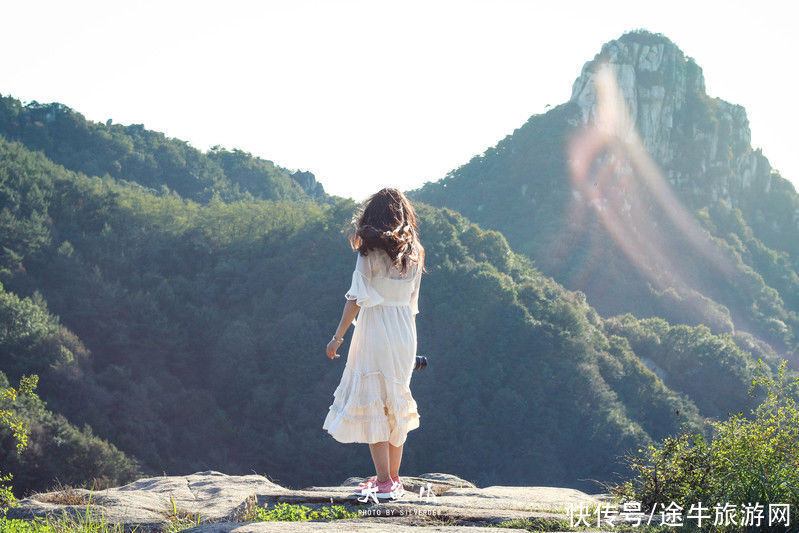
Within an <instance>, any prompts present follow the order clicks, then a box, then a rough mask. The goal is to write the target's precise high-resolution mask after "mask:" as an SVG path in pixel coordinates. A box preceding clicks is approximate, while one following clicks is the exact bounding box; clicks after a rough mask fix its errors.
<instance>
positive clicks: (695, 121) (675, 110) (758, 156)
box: [570, 32, 799, 223]
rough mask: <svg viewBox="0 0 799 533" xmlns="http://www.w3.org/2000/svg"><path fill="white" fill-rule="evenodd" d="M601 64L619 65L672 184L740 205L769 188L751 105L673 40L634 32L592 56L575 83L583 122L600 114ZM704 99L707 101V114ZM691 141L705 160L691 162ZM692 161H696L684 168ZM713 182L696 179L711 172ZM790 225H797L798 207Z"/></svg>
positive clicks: (631, 106)
mask: <svg viewBox="0 0 799 533" xmlns="http://www.w3.org/2000/svg"><path fill="white" fill-rule="evenodd" d="M601 65H610V66H612V67H613V69H614V70H615V73H616V76H617V81H618V88H619V91H620V93H621V95H622V97H623V99H624V103H625V104H626V107H627V109H628V110H629V112H630V114H631V115H632V117H633V121H632V122H631V127H634V128H636V129H637V131H638V134H639V135H640V137H641V139H642V141H643V144H644V147H645V148H646V151H647V152H648V153H649V154H650V155H651V156H652V157H653V158H654V159H655V160H656V161H657V163H658V164H660V166H661V167H662V168H663V169H665V171H666V173H667V177H668V179H669V181H670V182H671V183H672V184H673V185H675V186H677V187H679V188H681V189H684V192H686V193H691V194H694V195H696V194H702V193H705V192H707V193H709V194H710V195H711V196H712V197H713V200H714V201H718V200H725V201H726V202H728V203H729V204H730V205H732V206H738V205H739V204H740V201H741V196H742V195H744V194H758V193H767V192H769V190H770V189H771V187H772V183H771V181H772V179H774V178H775V176H772V168H771V165H770V164H769V162H768V159H766V158H765V156H763V154H762V152H761V151H760V150H751V149H750V142H751V133H750V130H749V121H748V119H747V117H746V110H745V109H744V108H743V107H742V106H740V105H735V104H731V103H729V102H725V101H724V100H721V99H719V98H716V99H710V98H709V97H708V96H707V93H706V91H705V78H704V75H703V73H702V68H701V67H700V66H699V65H697V64H696V62H695V61H694V60H693V59H692V58H690V57H686V56H685V54H684V53H683V52H682V50H680V49H679V48H678V47H677V45H675V44H674V43H673V42H671V41H670V40H669V39H668V38H666V37H664V36H661V35H654V34H651V33H645V32H632V33H628V34H625V35H624V36H622V37H621V38H619V39H616V40H613V41H610V42H608V43H606V44H605V45H604V46H603V47H602V49H601V51H600V52H599V53H598V54H597V55H596V57H595V58H594V59H593V60H591V61H588V62H587V63H586V64H585V65H584V66H583V69H582V72H581V74H580V77H579V78H577V80H575V82H574V85H573V88H572V96H571V98H570V101H571V102H574V103H576V104H577V105H578V106H579V108H580V114H579V116H580V118H581V122H582V124H587V123H588V122H589V121H590V120H592V119H595V118H596V114H597V94H596V84H595V76H596V73H597V69H598V67H599V66H601ZM702 104H708V105H709V106H710V107H711V108H712V111H713V112H714V113H713V115H714V116H709V115H708V114H707V112H706V110H704V109H702V108H701V106H702ZM687 139H690V143H691V144H693V145H694V147H695V148H696V153H697V154H698V156H699V157H697V158H695V159H693V160H690V161H689V160H688V158H686V153H685V152H683V151H681V150H680V149H679V148H680V147H681V146H685V145H686V141H687ZM686 163H690V165H688V166H686ZM709 171H710V172H711V174H712V175H713V176H714V178H715V179H714V180H712V182H711V183H705V184H704V185H707V186H708V187H710V188H709V189H706V188H705V187H703V181H705V180H700V179H697V178H699V177H700V176H701V175H704V174H706V173H708V172H709ZM792 222H797V223H799V211H797V217H796V218H795V220H793V221H792Z"/></svg>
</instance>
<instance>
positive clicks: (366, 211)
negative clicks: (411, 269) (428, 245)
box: [350, 187, 426, 274]
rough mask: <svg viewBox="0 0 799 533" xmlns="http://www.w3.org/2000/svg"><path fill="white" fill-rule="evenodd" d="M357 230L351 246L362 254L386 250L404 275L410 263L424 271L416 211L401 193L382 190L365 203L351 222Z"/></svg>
mask: <svg viewBox="0 0 799 533" xmlns="http://www.w3.org/2000/svg"><path fill="white" fill-rule="evenodd" d="M352 223H353V225H354V226H355V231H354V232H353V233H352V235H350V246H352V249H353V250H358V251H359V252H360V254H361V255H368V253H369V250H371V249H373V248H382V249H383V250H385V251H386V253H387V254H388V256H389V257H390V258H391V261H392V263H393V264H394V265H396V266H397V268H398V269H399V271H400V272H401V273H403V274H404V273H405V272H407V271H408V266H409V264H410V261H414V262H416V263H419V264H420V265H421V268H422V272H426V270H425V268H424V247H423V246H422V243H421V242H419V236H418V234H417V229H416V211H415V210H414V208H413V206H412V205H411V203H410V202H409V201H408V198H406V197H405V195H404V194H402V191H400V190H397V189H394V188H391V187H389V188H384V189H380V190H379V191H377V192H376V193H374V194H373V195H372V196H370V197H369V199H368V200H367V201H366V202H364V204H363V206H362V207H361V208H360V209H359V210H358V212H357V213H356V214H355V216H354V217H353V219H352Z"/></svg>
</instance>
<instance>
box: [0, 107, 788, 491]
mask: <svg viewBox="0 0 799 533" xmlns="http://www.w3.org/2000/svg"><path fill="white" fill-rule="evenodd" d="M0 102H1V103H2V110H1V111H0V251H1V254H0V389H2V388H3V387H4V386H7V385H8V384H9V383H11V384H14V383H16V382H17V381H18V380H19V379H20V378H21V377H22V376H24V375H27V374H36V375H38V376H39V377H40V381H39V385H38V390H37V394H38V396H37V397H35V398H24V399H20V400H19V401H18V402H16V403H15V404H13V405H9V406H5V407H10V408H13V409H15V410H16V411H17V412H19V413H21V414H22V415H23V416H24V417H26V418H27V419H28V420H29V421H30V424H31V426H32V427H34V428H35V431H34V432H33V436H32V439H33V442H34V443H35V444H36V445H34V446H29V447H28V448H26V449H25V450H24V451H22V452H21V453H18V452H17V451H16V450H15V448H14V445H13V439H12V437H11V435H9V434H7V433H6V434H4V433H2V432H0V443H2V448H0V472H6V471H8V472H11V473H12V474H14V488H15V491H16V492H17V493H18V495H25V494H26V493H29V492H30V491H33V490H41V489H43V488H48V487H50V486H52V484H53V483H54V481H55V480H59V481H60V482H62V483H71V484H74V485H85V486H91V485H92V484H94V485H95V486H103V485H109V484H118V483H121V482H125V481H128V480H131V479H134V478H136V477H137V476H141V475H154V474H161V473H164V472H165V473H168V474H170V473H174V474H185V473H191V472H195V471H198V470H207V469H214V470H219V471H223V472H226V473H229V474H238V473H242V474H243V473H251V472H257V473H260V474H265V475H267V476H269V477H270V479H273V480H275V481H276V482H278V483H281V484H283V485H285V486H288V487H302V486H305V485H307V484H308V483H311V482H313V483H317V484H319V483H330V484H335V483H340V482H341V481H342V480H343V479H345V478H347V477H349V476H351V475H365V474H368V473H370V469H371V461H370V459H369V454H368V450H367V448H366V446H365V445H344V444H340V443H337V442H335V441H334V440H332V439H331V438H330V437H329V435H328V434H327V433H326V432H324V431H323V430H322V429H321V425H322V422H323V420H324V417H325V415H326V414H327V409H328V406H329V405H330V403H331V401H332V395H333V390H334V389H335V386H336V384H337V382H338V380H339V378H340V376H341V371H342V365H343V358H342V359H338V360H336V361H330V360H329V359H327V358H326V357H325V356H324V346H325V344H326V342H327V340H328V339H329V338H330V333H331V330H332V328H334V327H335V325H336V324H337V321H338V319H339V317H340V314H341V308H342V306H343V304H344V301H345V300H344V292H345V291H346V289H347V288H348V286H349V280H350V278H351V272H352V268H353V266H354V263H355V255H354V252H352V250H350V249H349V246H348V243H347V236H348V234H349V232H350V231H351V229H352V228H351V218H352V215H353V213H354V212H355V210H356V208H357V207H358V206H357V204H356V203H355V202H353V201H352V200H351V199H346V198H336V197H331V196H328V195H326V194H324V191H323V189H322V187H321V185H318V184H317V183H316V182H315V178H314V177H313V176H312V175H310V176H309V175H308V173H302V172H290V171H288V170H286V169H282V168H280V167H279V166H277V165H274V164H273V163H271V162H269V161H265V160H262V159H259V158H255V157H253V156H252V155H250V154H247V153H245V152H241V151H235V150H234V151H227V150H222V149H213V150H210V151H209V152H207V153H203V152H200V151H198V150H195V149H193V148H191V147H190V146H189V145H188V144H187V143H185V142H182V141H178V140H175V139H169V138H166V137H165V136H164V135H163V134H160V133H157V132H151V131H148V130H146V129H144V128H143V127H140V126H120V125H114V124H110V123H108V124H98V123H93V122H90V121H87V120H85V119H84V118H83V117H82V116H80V115H79V114H78V113H76V112H75V111H73V110H70V109H68V108H65V107H63V106H59V105H58V104H50V105H40V104H36V103H34V104H29V105H27V106H24V105H22V104H21V103H20V102H19V101H17V100H14V99H13V98H11V97H5V98H2V100H1V101H0ZM51 112H52V114H48V113H51ZM567 112H568V106H566V107H561V108H558V109H555V110H553V111H551V112H550V114H547V115H544V116H543V117H538V118H535V117H534V119H531V121H530V122H529V123H528V124H530V126H529V128H530V130H531V131H532V130H535V131H539V130H540V132H539V133H529V135H530V136H531V137H528V138H527V141H528V142H529V143H530V145H529V146H528V148H530V147H532V148H530V150H529V151H528V152H527V153H530V154H535V153H538V151H537V150H539V149H540V148H542V146H541V143H544V142H546V143H549V144H547V145H546V146H548V147H549V148H551V150H550V149H544V150H541V152H542V154H541V155H530V157H531V160H530V161H533V162H535V165H536V169H537V172H540V173H541V176H544V177H546V176H547V174H546V173H547V172H549V170H547V169H548V168H552V169H554V168H555V167H556V166H557V165H559V164H562V162H560V161H559V160H557V158H555V157H554V156H552V155H551V153H557V150H555V148H557V147H558V146H559V144H558V143H559V142H561V141H563V138H562V137H558V135H561V136H563V135H565V128H563V127H562V121H560V120H559V119H558V116H559V114H560V113H567ZM550 123H551V127H550V126H547V124H550ZM545 126H546V127H545ZM558 128H561V129H560V130H558ZM545 130H547V131H549V133H548V134H546V135H545V133H544V131H545ZM525 131H527V130H525ZM558 131H560V132H561V133H558ZM517 134H518V132H517ZM517 134H515V135H514V136H513V137H512V138H510V139H508V140H506V145H505V146H507V143H512V142H520V143H521V141H516V140H514V139H519V138H521V136H518V135H517ZM525 135H528V133H525ZM544 139H546V141H544ZM519 146H520V147H521V144H520V145H519ZM506 151H507V150H505V149H503V150H499V151H498V153H497V155H491V156H489V155H486V156H483V157H481V158H480V159H479V161H476V162H473V163H471V164H470V165H486V164H487V163H485V161H488V158H489V157H492V158H494V159H491V161H495V162H497V165H501V164H505V163H504V162H503V161H506V160H504V159H502V158H501V157H500V155H501V154H500V153H499V152H502V153H504V152H506ZM511 152H512V151H511ZM544 152H545V153H546V154H550V155H546V154H544ZM539 163H540V165H539ZM531 164H532V163H531ZM547 165H551V167H547ZM474 168H476V167H469V168H466V169H464V170H462V171H461V174H457V175H455V176H453V177H449V178H447V179H446V180H444V181H443V182H442V184H441V186H442V187H443V186H444V185H446V186H447V191H448V193H447V194H449V191H450V189H451V190H452V191H453V196H452V197H453V199H454V200H453V201H454V202H463V203H464V206H465V208H464V212H465V213H467V215H468V216H469V218H467V216H464V214H462V213H461V212H459V211H456V210H453V209H451V208H449V207H447V206H436V205H433V204H436V203H437V202H439V201H440V200H442V198H446V195H443V196H442V195H436V194H433V192H432V189H431V188H430V187H428V191H429V192H427V193H425V194H427V196H428V197H429V199H430V202H427V201H421V200H414V205H415V207H416V209H417V212H418V214H419V217H420V236H421V239H422V241H423V243H424V245H425V248H426V250H427V269H428V270H429V274H426V275H425V277H424V279H423V282H422V291H421V297H420V301H419V309H420V313H419V315H418V316H417V327H418V336H419V353H423V354H426V355H427V356H428V357H429V359H430V365H429V366H428V368H427V369H425V370H424V371H420V372H417V373H416V374H415V375H414V378H413V381H412V383H411V387H412V390H413V393H414V397H415V398H416V400H417V403H418V404H419V413H420V418H421V426H420V428H419V429H417V430H415V431H413V432H412V433H410V434H409V437H408V446H407V449H406V450H405V452H404V458H403V469H404V470H406V471H408V472H417V473H422V472H431V471H436V472H451V473H454V474H457V475H459V476H462V477H464V478H466V479H469V480H472V481H474V482H476V483H478V484H479V485H489V484H506V485H519V484H524V485H557V486H568V487H574V488H580V489H584V490H588V491H589V492H597V491H598V490H599V487H598V486H597V485H596V484H595V483H594V482H592V481H590V480H591V479H598V480H603V479H610V478H611V477H613V476H614V475H615V473H623V470H622V468H621V466H620V465H619V463H618V457H619V455H620V454H622V453H624V452H626V451H629V450H631V449H634V448H637V447H641V446H643V445H648V444H651V443H653V442H654V441H655V440H658V439H660V438H662V437H663V436H665V435H668V434H671V433H675V432H677V431H679V430H681V429H683V428H684V427H688V428H695V429H698V430H700V431H705V432H706V431H708V429H709V427H708V421H709V420H710V419H712V418H718V417H725V416H726V415H727V414H729V413H737V412H740V411H744V412H746V411H748V410H749V409H750V408H751V407H752V406H753V405H754V404H755V402H757V399H756V398H753V397H751V396H748V395H747V394H746V389H747V385H748V384H749V383H751V382H752V380H753V373H754V370H755V366H756V362H757V360H758V359H762V360H764V361H765V362H766V363H767V365H768V366H769V367H770V368H771V369H772V370H773V369H775V368H776V367H777V365H778V364H779V361H780V355H781V354H782V353H784V352H785V351H786V350H789V349H792V347H793V346H795V340H794V337H793V329H787V330H784V331H783V335H782V336H781V337H779V338H776V337H774V336H773V335H772V336H768V335H766V333H767V332H768V330H767V329H762V328H761V329H752V330H750V331H748V330H747V329H746V328H740V327H735V326H737V324H738V322H734V319H737V316H735V317H733V315H730V317H731V318H730V319H729V324H727V325H726V327H721V326H719V324H716V323H710V324H706V323H705V322H704V321H703V320H698V319H695V320H686V319H685V317H683V316H681V315H676V314H674V313H672V314H668V313H656V312H654V311H655V310H654V309H650V311H652V312H648V313H641V314H636V313H633V314H629V313H621V311H626V310H624V309H620V310H619V311H620V313H618V314H617V313H613V315H615V316H611V315H610V314H607V313H600V312H598V311H597V310H595V309H594V308H593V307H592V299H591V295H590V294H589V295H588V297H586V294H585V293H584V292H581V291H576V290H569V289H567V288H564V286H563V285H561V284H560V283H559V282H558V281H556V280H555V279H553V278H552V277H549V276H548V275H546V274H545V273H542V272H541V271H540V270H539V269H538V268H536V265H537V264H538V258H536V257H534V258H535V259H536V261H535V262H534V261H532V260H531V257H530V255H531V251H533V250H535V249H536V248H535V247H536V246H538V247H539V248H540V247H542V246H544V244H543V243H545V242H547V239H548V238H550V237H551V235H550V234H548V233H547V232H548V231H550V230H552V231H554V230H555V229H556V228H557V224H556V222H554V221H555V220H557V216H559V215H557V213H556V210H557V209H558V205H559V204H558V203H557V202H554V201H553V202H547V201H546V199H547V198H548V195H547V194H545V192H544V191H545V190H546V189H547V188H548V187H549V185H548V183H547V182H546V180H545V179H544V178H543V177H542V179H541V181H542V183H541V184H540V185H537V186H540V190H538V192H534V193H533V194H539V193H540V194H541V196H540V197H539V198H540V203H541V205H542V209H549V210H550V212H551V216H552V221H549V222H548V223H543V222H544V220H543V219H542V218H541V217H544V216H545V215H544V214H541V213H540V212H538V211H536V213H537V214H536V217H537V218H535V221H537V222H542V223H541V224H540V225H538V226H537V230H536V231H538V232H540V233H541V234H540V235H537V236H535V235H534V232H532V230H531V229H530V228H531V227H532V226H530V227H528V231H527V232H526V233H525V232H522V231H515V232H514V231H509V232H508V233H507V234H506V233H505V229H506V228H499V227H496V228H493V229H488V228H492V227H493V226H495V225H496V226H499V225H500V224H498V223H497V221H499V220H502V218H503V217H501V216H500V215H499V214H498V213H497V212H496V211H495V210H494V209H495V208H497V209H498V208H499V207H500V206H502V205H503V204H502V201H503V198H504V196H503V194H505V193H504V192H503V190H504V189H502V187H506V186H508V187H509V186H510V184H512V180H513V179H516V175H515V174H514V173H513V172H512V169H505V170H502V171H500V170H499V167H497V168H495V169H494V170H493V171H492V172H489V173H486V174H484V175H483V177H482V178H480V179H481V180H483V182H484V183H485V187H486V188H485V189H482V188H475V189H474V191H475V193H476V194H481V195H482V198H483V200H482V202H483V204H488V203H489V202H494V201H496V202H497V203H496V204H488V205H486V207H485V208H484V209H482V210H473V209H471V208H470V207H468V206H469V204H468V202H467V200H468V198H469V196H468V195H467V194H466V193H465V192H464V191H466V190H469V187H466V186H465V185H463V186H462V185H460V183H462V182H466V180H467V178H466V177H462V178H459V177H460V176H467V175H468V176H473V175H474V176H476V175H477V174H474V172H476V171H475V170H473V169H474ZM553 172H554V170H553ZM499 176H502V179H500V178H499ZM475 179H477V178H475ZM489 185H493V188H492V187H489ZM517 185H518V184H516V185H514V186H517ZM461 187H463V188H461ZM475 187H476V186H475ZM553 190H554V191H555V192H552V195H557V194H561V193H560V192H558V191H557V190H556V189H553ZM441 203H444V202H441ZM547 204H548V205H547ZM507 205H508V209H506V212H505V214H504V217H505V218H508V217H513V218H517V219H518V218H523V217H521V215H522V213H523V211H522V210H521V209H522V208H521V207H519V206H518V205H514V204H513V203H508V204H507ZM480 213H483V215H480ZM698 213H699V214H698V216H700V215H704V216H705V218H706V221H705V222H703V223H704V224H706V227H707V228H709V229H708V232H710V233H711V235H713V236H714V237H715V238H717V239H718V240H719V241H723V242H724V243H728V244H730V247H733V245H734V246H737V248H734V250H733V251H734V252H735V253H736V254H737V256H736V257H738V258H739V259H740V265H743V266H741V267H740V268H741V269H744V270H746V269H745V266H747V265H751V264H753V262H755V261H757V262H758V263H757V264H758V265H761V266H762V265H766V266H767V267H768V268H773V269H774V270H773V272H771V271H770V272H769V273H768V274H766V273H764V274H756V273H755V274H750V271H751V272H754V270H753V269H752V268H749V270H746V272H747V274H749V275H750V278H751V279H753V280H755V279H760V280H761V281H763V280H769V283H768V284H766V283H765V281H763V285H762V286H760V285H756V284H753V286H752V288H751V291H749V292H745V293H743V294H742V296H740V299H741V300H742V301H743V302H744V304H747V305H748V304H751V303H752V302H753V301H755V302H756V303H757V306H756V308H757V310H758V312H759V313H762V315H763V317H765V318H762V319H761V317H760V316H759V315H757V314H756V313H754V312H752V313H750V314H749V315H746V316H748V317H749V318H750V319H751V323H752V324H761V323H763V324H765V323H767V321H768V320H771V319H775V320H781V319H778V318H775V317H777V316H778V314H779V313H783V315H779V316H782V317H783V318H786V320H787V322H786V321H783V323H784V324H786V327H788V324H790V323H791V322H790V313H791V312H793V310H794V309H795V307H794V306H795V305H796V303H797V302H796V298H797V297H799V291H796V290H795V286H794V285H792V283H794V281H795V280H794V278H795V274H794V275H793V277H792V276H791V272H794V271H795V268H794V267H792V266H791V265H792V264H793V263H792V261H793V260H794V259H792V258H793V257H794V256H792V255H790V254H791V253H793V252H792V250H790V249H787V248H786V249H784V250H783V249H782V248H774V247H767V245H766V244H764V243H765V242H769V244H771V245H772V246H774V245H773V243H772V242H771V241H770V240H769V239H771V238H772V237H768V238H767V236H765V235H763V236H762V239H761V238H760V237H759V236H758V235H760V233H757V232H758V231H760V230H758V229H757V228H755V227H754V226H752V225H750V224H747V222H746V218H745V216H744V214H743V213H744V211H743V210H734V209H733V210H726V209H725V210H722V212H721V213H717V212H716V211H714V210H713V209H712V206H708V208H707V209H705V210H704V211H702V210H698ZM472 218H473V219H474V220H478V221H479V222H478V223H475V222H473V221H472ZM537 222H536V223H537ZM528 223H529V224H533V222H530V221H529V220H526V219H524V221H523V224H528ZM481 224H484V225H485V227H483V226H482V225H481ZM498 230H501V231H502V232H500V231H498ZM525 235H527V236H532V237H533V240H532V241H529V240H527V241H525V240H524V239H522V237H523V236H525ZM732 235H734V236H736V238H735V239H733V237H732ZM736 239H737V240H736ZM517 243H518V245H519V250H521V251H523V253H518V252H517V251H515V247H516V245H517ZM531 243H532V244H531ZM777 249H779V250H781V251H779V252H778V251H775V250H777ZM733 251H731V252H730V253H731V254H733ZM532 255H533V256H534V254H532ZM766 270H767V268H766V267H764V268H760V269H759V270H758V272H766ZM619 272H620V273H624V272H626V271H625V270H623V269H622V270H620V271H619ZM758 276H760V277H758ZM747 279H749V278H747ZM775 280H779V282H777V281H775ZM630 283H634V281H633V280H631V281H630ZM780 283H782V285H780ZM774 286H776V287H778V288H779V290H778V289H773V288H772V287H774ZM758 291H760V292H758ZM776 292H779V296H780V298H779V299H777V298H776V297H775V293H776ZM714 294H715V293H714ZM718 298H719V299H718V300H714V302H718V301H726V300H723V299H722V298H721V297H720V296H719V297H718ZM757 298H761V299H757ZM766 304H770V305H771V307H768V308H767V307H766ZM717 305H718V309H721V305H722V304H721V303H718V304H717ZM742 305H743V304H742ZM727 309H729V308H727ZM664 310H668V309H666V308H664ZM719 312H720V313H721V316H727V315H725V314H724V312H723V310H721V311H719ZM758 320H760V322H758ZM790 327H793V326H790ZM350 334H351V331H350V333H348V334H347V335H346V337H347V338H349V335H350ZM347 342H348V341H345V344H344V345H343V346H342V347H341V348H340V350H339V352H340V353H342V354H345V353H346V350H347ZM309 378H310V380H309ZM0 407H4V406H0Z"/></svg>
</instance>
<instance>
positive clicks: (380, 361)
mask: <svg viewBox="0 0 799 533" xmlns="http://www.w3.org/2000/svg"><path fill="white" fill-rule="evenodd" d="M357 253H358V258H357V260H356V263H355V271H354V272H353V273H352V285H351V286H350V288H349V290H348V291H347V293H346V294H345V297H346V298H347V299H348V300H355V302H356V303H357V304H358V305H359V306H360V307H361V309H360V311H359V312H358V316H357V318H356V320H355V321H354V324H355V330H354V331H353V333H352V339H351V340H350V348H349V352H348V353H347V363H346V365H345V366H344V372H343V374H342V376H341V382H340V383H339V385H338V387H337V388H336V390H335V392H334V393H333V404H332V405H331V406H330V408H329V410H328V413H327V417H326V418H325V421H324V424H323V425H322V429H325V430H327V431H328V433H330V434H331V435H332V436H333V438H334V439H336V440H337V441H339V442H364V443H376V442H383V441H388V442H390V443H391V444H393V445H394V446H401V445H403V444H404V443H405V439H406V437H407V435H408V432H409V431H411V430H413V429H416V428H418V427H419V413H418V411H417V409H416V408H417V406H416V401H415V400H414V399H413V396H412V395H411V389H410V382H411V375H412V373H413V366H414V363H415V361H416V314H417V313H418V312H419V307H418V304H419V287H420V283H421V277H422V267H421V265H420V264H418V263H415V262H412V263H411V265H410V266H409V267H408V271H407V272H405V273H404V274H403V273H400V271H399V270H398V268H397V267H396V266H395V265H392V264H391V260H390V257H389V255H388V254H387V253H386V251H385V250H383V249H381V248H374V249H371V250H369V251H368V252H367V255H366V256H363V255H361V254H360V252H357Z"/></svg>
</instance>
